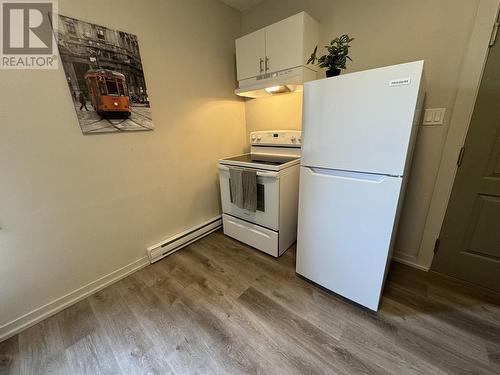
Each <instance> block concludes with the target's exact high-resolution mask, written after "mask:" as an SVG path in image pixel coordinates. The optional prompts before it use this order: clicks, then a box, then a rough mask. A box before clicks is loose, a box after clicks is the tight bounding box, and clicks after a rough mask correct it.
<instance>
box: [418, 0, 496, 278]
mask: <svg viewBox="0 0 500 375" xmlns="http://www.w3.org/2000/svg"><path fill="white" fill-rule="evenodd" d="M499 10H500V0H480V1H479V5H478V10H477V13H476V19H475V22H474V25H473V29H472V33H471V36H470V39H469V43H468V46H467V50H466V52H465V55H464V60H463V63H462V69H461V73H460V80H459V87H458V92H457V97H456V99H455V103H454V105H453V114H452V117H451V121H450V126H449V130H448V134H447V135H446V140H445V143H444V148H443V154H442V158H441V162H440V164H439V170H438V174H437V177H436V182H435V185H434V191H433V193H432V198H431V203H430V206H429V211H428V212H427V218H426V222H425V227H424V233H423V236H422V241H421V243H420V249H419V253H418V256H417V258H416V264H414V266H416V267H418V268H422V269H425V270H429V269H430V267H431V264H432V260H433V258H434V246H435V242H436V239H437V238H438V237H439V234H440V232H441V227H442V224H443V221H444V216H445V213H446V209H447V208H448V202H449V200H450V196H451V190H452V188H453V183H454V182H455V176H456V173H457V169H458V168H457V158H458V155H459V152H460V149H461V147H462V146H463V144H464V143H465V138H466V136H467V131H468V129H469V125H470V122H471V118H472V113H473V111H474V106H475V103H476V98H477V94H478V92H479V86H480V84H481V80H482V76H483V71H484V66H485V64H486V59H487V57H488V51H489V43H490V39H491V33H492V30H493V27H494V25H495V22H497V19H498V15H499ZM497 43H500V35H499V36H498V37H497Z"/></svg>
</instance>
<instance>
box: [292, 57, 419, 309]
mask: <svg viewBox="0 0 500 375" xmlns="http://www.w3.org/2000/svg"><path fill="white" fill-rule="evenodd" d="M423 69H424V62H423V61H416V62H411V63H407V64H401V65H395V66H389V67H384V68H378V69H372V70H367V71H362V72H356V73H351V74H344V75H340V76H338V77H332V78H327V79H321V80H317V81H312V82H308V83H306V84H305V85H304V99H303V100H304V103H303V123H302V159H301V167H300V193H299V221H298V237H297V265H296V271H297V273H298V274H299V275H302V276H304V277H305V278H307V279H309V280H311V281H314V282H315V283H317V284H319V285H321V286H323V287H325V288H327V289H329V290H331V291H333V292H335V293H337V294H339V295H341V296H343V297H345V298H347V299H349V300H352V301H354V302H356V303H358V304H360V305H363V306H365V307H368V308H369V309H371V310H375V311H376V310H377V309H378V305H379V301H380V296H381V293H382V288H383V285H384V281H385V276H386V272H387V269H388V266H389V263H390V259H391V255H392V246H393V241H394V236H395V231H396V228H397V223H398V218H399V211H400V207H401V203H402V200H403V195H404V191H405V186H406V181H407V178H408V172H409V167H410V164H411V158H412V154H413V148H414V145H415V139H416V134H417V129H418V125H419V121H420V114H421V111H422V106H423V101H424V95H425V82H424V81H425V80H424V71H423Z"/></svg>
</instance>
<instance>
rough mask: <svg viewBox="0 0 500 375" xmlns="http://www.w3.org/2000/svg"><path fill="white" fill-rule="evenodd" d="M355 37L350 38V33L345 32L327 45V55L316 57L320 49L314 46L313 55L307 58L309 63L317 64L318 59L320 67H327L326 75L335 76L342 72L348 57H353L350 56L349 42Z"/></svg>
mask: <svg viewBox="0 0 500 375" xmlns="http://www.w3.org/2000/svg"><path fill="white" fill-rule="evenodd" d="M353 40H354V38H350V37H349V35H347V34H344V35H341V36H339V37H337V38H335V39H333V40H332V41H331V42H330V45H328V46H325V48H326V49H327V50H328V54H327V55H323V56H321V57H316V52H317V51H318V46H316V48H314V51H313V53H312V54H311V57H309V60H307V63H308V64H315V63H316V61H317V63H318V66H319V67H320V68H326V76H327V77H334V76H338V75H339V74H340V70H341V69H345V68H346V67H345V64H346V62H347V59H349V60H351V61H352V59H351V58H350V57H349V47H350V45H349V43H350V42H352V41H353Z"/></svg>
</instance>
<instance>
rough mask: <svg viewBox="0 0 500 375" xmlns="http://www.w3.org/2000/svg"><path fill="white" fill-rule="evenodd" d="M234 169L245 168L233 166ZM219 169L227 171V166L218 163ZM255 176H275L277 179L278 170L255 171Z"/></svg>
mask: <svg viewBox="0 0 500 375" xmlns="http://www.w3.org/2000/svg"><path fill="white" fill-rule="evenodd" d="M235 169H241V170H243V169H245V168H235ZM219 170H221V171H229V167H226V166H224V165H219ZM257 176H259V177H271V178H276V179H279V175H278V172H261V171H257Z"/></svg>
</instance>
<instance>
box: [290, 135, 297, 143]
mask: <svg viewBox="0 0 500 375" xmlns="http://www.w3.org/2000/svg"><path fill="white" fill-rule="evenodd" d="M290 139H291V140H292V142H294V143H295V141H296V140H297V138H295V136H294V135H292V137H291V138H290Z"/></svg>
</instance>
